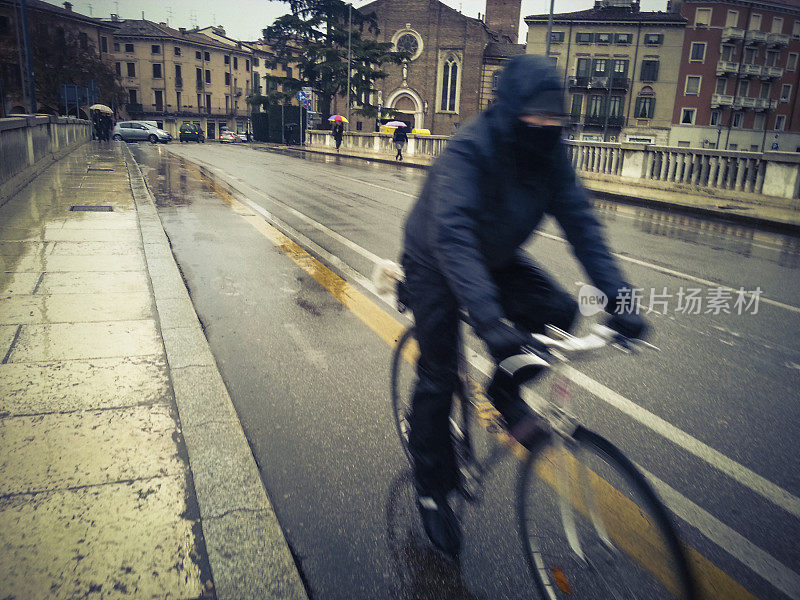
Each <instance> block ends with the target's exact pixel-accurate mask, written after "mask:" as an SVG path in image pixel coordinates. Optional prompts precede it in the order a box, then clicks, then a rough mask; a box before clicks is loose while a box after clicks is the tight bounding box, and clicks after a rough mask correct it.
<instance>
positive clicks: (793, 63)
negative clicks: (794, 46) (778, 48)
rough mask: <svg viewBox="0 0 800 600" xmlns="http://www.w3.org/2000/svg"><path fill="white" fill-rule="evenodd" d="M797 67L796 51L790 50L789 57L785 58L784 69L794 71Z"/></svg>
mask: <svg viewBox="0 0 800 600" xmlns="http://www.w3.org/2000/svg"><path fill="white" fill-rule="evenodd" d="M796 68H797V53H796V52H791V53H790V54H789V58H787V59H786V70H787V71H794V70H795V69H796Z"/></svg>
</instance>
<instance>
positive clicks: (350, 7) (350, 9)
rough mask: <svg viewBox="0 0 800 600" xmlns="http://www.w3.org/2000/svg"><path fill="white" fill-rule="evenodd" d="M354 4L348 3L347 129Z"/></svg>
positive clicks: (348, 121)
mask: <svg viewBox="0 0 800 600" xmlns="http://www.w3.org/2000/svg"><path fill="white" fill-rule="evenodd" d="M352 37H353V5H352V3H351V4H348V5H347V129H348V130H349V129H350V72H351V68H350V61H351V60H352V48H351V43H352Z"/></svg>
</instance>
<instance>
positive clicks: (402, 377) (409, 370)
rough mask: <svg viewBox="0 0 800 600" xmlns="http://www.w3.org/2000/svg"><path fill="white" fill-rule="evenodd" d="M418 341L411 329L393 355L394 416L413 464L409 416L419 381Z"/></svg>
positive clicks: (401, 339) (402, 338)
mask: <svg viewBox="0 0 800 600" xmlns="http://www.w3.org/2000/svg"><path fill="white" fill-rule="evenodd" d="M418 354H419V349H418V348H417V340H416V338H415V337H414V328H413V327H409V328H408V329H406V331H405V332H404V333H403V335H402V336H401V337H400V339H399V340H398V342H397V346H395V349H394V353H393V354H392V383H391V386H392V390H391V392H392V415H393V416H394V424H395V427H396V428H397V435H398V436H399V437H400V444H401V445H402V446H403V452H405V453H406V458H408V460H409V462H411V453H410V452H409V450H408V431H409V429H410V426H409V423H408V416H409V415H410V414H411V396H412V394H413V392H414V385H415V383H416V381H417V373H416V367H417V356H418Z"/></svg>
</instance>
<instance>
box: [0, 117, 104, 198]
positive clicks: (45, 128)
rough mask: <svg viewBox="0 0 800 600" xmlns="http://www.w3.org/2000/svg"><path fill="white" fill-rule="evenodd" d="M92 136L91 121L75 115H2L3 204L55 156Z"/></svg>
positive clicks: (0, 162)
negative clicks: (77, 117) (7, 116)
mask: <svg viewBox="0 0 800 600" xmlns="http://www.w3.org/2000/svg"><path fill="white" fill-rule="evenodd" d="M91 139H92V129H91V124H90V123H89V121H85V120H82V119H76V118H74V117H54V116H50V115H35V116H27V115H20V116H15V117H9V118H6V119H0V204H2V203H3V202H5V200H7V199H8V198H9V197H11V196H12V195H13V194H15V193H16V192H17V191H19V190H20V189H21V188H22V187H23V186H25V185H26V184H27V183H28V182H29V181H30V180H31V179H33V178H34V177H36V175H38V174H39V173H40V172H41V171H42V170H43V169H45V168H46V167H47V166H48V165H50V164H51V163H52V162H53V161H54V160H57V159H58V158H60V157H61V156H63V155H64V154H66V153H68V152H71V151H72V150H74V149H75V148H77V147H78V146H79V145H81V144H83V143H85V142H87V141H89V140H91Z"/></svg>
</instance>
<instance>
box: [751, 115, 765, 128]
mask: <svg viewBox="0 0 800 600" xmlns="http://www.w3.org/2000/svg"><path fill="white" fill-rule="evenodd" d="M766 122H767V115H765V114H764V113H763V112H760V113H756V117H755V119H753V129H764V124H765V123H766Z"/></svg>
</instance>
